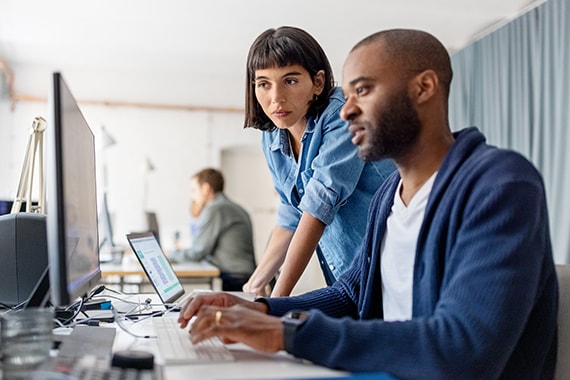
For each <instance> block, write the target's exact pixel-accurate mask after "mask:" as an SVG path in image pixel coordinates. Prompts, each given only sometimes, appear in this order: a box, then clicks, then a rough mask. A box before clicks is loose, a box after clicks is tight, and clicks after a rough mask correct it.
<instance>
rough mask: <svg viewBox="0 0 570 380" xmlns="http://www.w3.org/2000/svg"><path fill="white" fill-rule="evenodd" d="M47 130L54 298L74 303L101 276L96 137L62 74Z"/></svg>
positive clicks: (56, 302)
mask: <svg viewBox="0 0 570 380" xmlns="http://www.w3.org/2000/svg"><path fill="white" fill-rule="evenodd" d="M52 79H53V81H52V91H51V94H50V95H51V96H50V112H51V115H50V116H51V117H50V118H49V119H48V129H47V131H46V132H47V133H48V136H47V139H46V142H47V144H48V145H47V149H46V152H47V153H48V167H47V173H48V175H47V178H48V180H47V190H48V191H47V198H48V199H47V222H46V224H47V247H48V263H49V280H50V281H49V282H50V300H51V303H52V304H53V305H54V306H63V305H69V304H71V303H73V302H74V300H75V299H77V298H78V297H81V296H83V295H85V294H87V293H88V292H89V291H90V290H91V289H92V288H93V287H94V286H96V285H97V283H98V280H99V279H100V278H101V269H100V267H99V239H98V225H97V189H96V175H95V139H94V135H93V133H92V131H91V129H90V128H89V125H88V124H87V122H86V121H85V118H84V117H83V114H82V113H81V110H80V109H79V106H78V105H77V102H76V100H75V98H74V97H73V95H72V93H71V92H70V90H69V88H68V87H67V85H66V83H65V81H64V80H63V78H62V76H61V74H60V73H54V74H53V78H52Z"/></svg>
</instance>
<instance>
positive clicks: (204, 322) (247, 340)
mask: <svg viewBox="0 0 570 380" xmlns="http://www.w3.org/2000/svg"><path fill="white" fill-rule="evenodd" d="M246 302H247V301H246ZM249 303H252V302H249ZM248 306H249V305H248V304H242V303H240V304H237V305H234V306H231V307H226V308H225V307H222V306H219V305H213V304H210V305H204V304H203V305H202V306H201V307H200V309H199V310H198V312H197V314H196V320H195V321H194V322H193V323H192V326H191V328H190V334H191V339H192V342H193V343H198V342H200V341H202V340H204V339H208V338H211V337H213V336H217V337H219V338H220V339H221V340H222V341H223V342H224V343H234V342H241V343H244V344H247V345H248V346H250V347H252V348H255V349H257V350H260V351H264V352H277V351H279V350H282V349H283V348H284V346H283V323H282V322H281V320H280V319H279V318H277V317H273V316H269V315H267V314H265V313H263V312H260V311H258V310H256V309H253V308H251V307H248Z"/></svg>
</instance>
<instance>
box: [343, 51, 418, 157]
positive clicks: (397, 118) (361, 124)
mask: <svg viewBox="0 0 570 380" xmlns="http://www.w3.org/2000/svg"><path fill="white" fill-rule="evenodd" d="M381 46H382V44H381V43H372V44H369V45H365V46H361V47H359V48H358V49H356V50H354V51H353V52H351V53H350V54H349V56H348V58H347V59H346V62H345V64H344V69H343V81H342V89H343V92H344V96H345V98H346V104H345V105H344V107H343V108H342V110H341V117H342V118H343V119H345V120H347V121H349V122H350V127H349V130H350V132H351V133H352V134H353V138H352V142H353V143H354V144H355V145H357V146H358V155H359V157H360V158H361V159H363V160H365V161H375V160H380V159H383V158H394V159H398V158H399V157H402V156H403V155H405V154H406V152H407V151H409V149H410V146H411V145H412V144H413V143H414V142H415V141H416V140H417V138H418V136H419V134H420V131H421V122H420V119H419V117H418V114H417V111H416V110H415V108H414V106H413V104H412V101H411V100H410V97H409V96H408V78H407V77H406V76H405V75H404V71H403V70H400V67H398V65H396V64H394V63H393V62H390V60H389V59H388V58H387V55H386V54H384V53H383V52H382V49H381Z"/></svg>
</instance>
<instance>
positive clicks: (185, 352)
mask: <svg viewBox="0 0 570 380" xmlns="http://www.w3.org/2000/svg"><path fill="white" fill-rule="evenodd" d="M152 320H153V324H154V329H155V332H156V335H157V340H158V353H159V356H160V357H161V358H162V360H164V363H165V364H191V363H203V362H224V361H233V360H234V357H233V355H232V353H231V352H230V350H229V349H228V348H227V347H226V346H225V345H224V344H223V343H222V341H221V340H219V339H218V338H211V339H207V340H205V341H202V342H200V343H198V344H192V342H191V341H190V334H189V333H188V331H187V330H183V329H181V328H180V326H179V325H178V323H177V321H176V319H174V318H153V319H152Z"/></svg>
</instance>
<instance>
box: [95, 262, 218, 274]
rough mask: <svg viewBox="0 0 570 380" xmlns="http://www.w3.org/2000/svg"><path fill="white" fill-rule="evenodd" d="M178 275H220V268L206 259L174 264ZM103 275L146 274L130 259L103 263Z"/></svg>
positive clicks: (173, 266)
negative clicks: (118, 262) (121, 261)
mask: <svg viewBox="0 0 570 380" xmlns="http://www.w3.org/2000/svg"><path fill="white" fill-rule="evenodd" d="M172 268H173V269H174V272H175V273H176V275H177V276H178V277H218V276H219V275H220V270H219V269H218V268H217V267H215V266H214V265H212V264H210V263H207V262H205V261H199V262H186V263H180V264H172ZM101 275H103V276H131V275H144V270H143V269H142V267H141V266H140V264H139V263H138V261H128V262H124V263H122V264H114V263H101Z"/></svg>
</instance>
